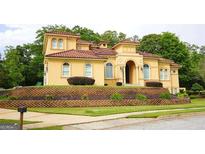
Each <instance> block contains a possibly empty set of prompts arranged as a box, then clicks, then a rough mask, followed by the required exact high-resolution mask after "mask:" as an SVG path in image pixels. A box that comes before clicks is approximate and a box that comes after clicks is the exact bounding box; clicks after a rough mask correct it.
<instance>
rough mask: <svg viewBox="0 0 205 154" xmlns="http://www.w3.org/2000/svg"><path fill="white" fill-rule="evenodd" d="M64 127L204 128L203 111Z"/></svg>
mask: <svg viewBox="0 0 205 154" xmlns="http://www.w3.org/2000/svg"><path fill="white" fill-rule="evenodd" d="M64 129H80V130H205V113H197V114H192V115H183V116H177V117H176V116H174V117H164V118H157V119H148V118H145V119H143V118H140V119H138V118H129V119H127V118H121V119H115V120H106V121H99V122H91V123H85V124H77V125H69V126H65V127H64Z"/></svg>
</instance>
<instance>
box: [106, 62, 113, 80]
mask: <svg viewBox="0 0 205 154" xmlns="http://www.w3.org/2000/svg"><path fill="white" fill-rule="evenodd" d="M105 78H113V66H112V64H111V63H107V64H106V66H105Z"/></svg>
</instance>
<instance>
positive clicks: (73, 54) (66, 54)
mask: <svg viewBox="0 0 205 154" xmlns="http://www.w3.org/2000/svg"><path fill="white" fill-rule="evenodd" d="M46 57H61V58H89V59H105V58H103V57H101V56H99V55H97V54H96V53H95V52H94V51H92V50H67V51H62V52H57V53H52V54H48V55H46Z"/></svg>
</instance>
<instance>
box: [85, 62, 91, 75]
mask: <svg viewBox="0 0 205 154" xmlns="http://www.w3.org/2000/svg"><path fill="white" fill-rule="evenodd" d="M87 64H89V65H90V66H91V76H86V65H87ZM84 76H85V77H89V78H93V65H92V64H90V63H86V64H85V65H84Z"/></svg>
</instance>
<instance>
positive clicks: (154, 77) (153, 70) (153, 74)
mask: <svg viewBox="0 0 205 154" xmlns="http://www.w3.org/2000/svg"><path fill="white" fill-rule="evenodd" d="M144 64H147V65H149V68H150V79H149V80H151V81H159V73H158V67H159V65H158V60H157V59H150V58H144Z"/></svg>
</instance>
